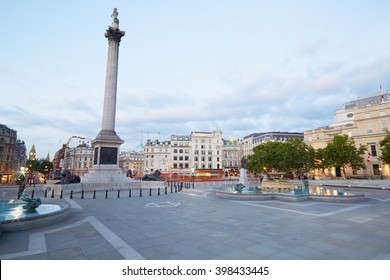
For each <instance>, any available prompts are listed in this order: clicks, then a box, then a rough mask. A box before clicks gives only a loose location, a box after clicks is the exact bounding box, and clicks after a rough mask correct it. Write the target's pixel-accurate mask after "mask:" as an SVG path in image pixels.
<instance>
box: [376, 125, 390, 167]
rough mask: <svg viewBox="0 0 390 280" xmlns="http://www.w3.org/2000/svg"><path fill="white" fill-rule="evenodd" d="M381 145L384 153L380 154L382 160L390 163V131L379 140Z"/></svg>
mask: <svg viewBox="0 0 390 280" xmlns="http://www.w3.org/2000/svg"><path fill="white" fill-rule="evenodd" d="M379 146H380V148H381V152H382V155H381V156H380V160H381V161H383V162H384V163H386V164H389V163H390V132H387V133H386V136H385V138H384V139H383V140H381V141H379Z"/></svg>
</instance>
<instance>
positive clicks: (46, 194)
mask: <svg viewBox="0 0 390 280" xmlns="http://www.w3.org/2000/svg"><path fill="white" fill-rule="evenodd" d="M46 197H47V190H45V198H46Z"/></svg>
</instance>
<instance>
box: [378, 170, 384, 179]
mask: <svg viewBox="0 0 390 280" xmlns="http://www.w3.org/2000/svg"><path fill="white" fill-rule="evenodd" d="M379 175H380V178H381V180H383V174H382V167H379Z"/></svg>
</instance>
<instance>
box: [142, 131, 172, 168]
mask: <svg viewBox="0 0 390 280" xmlns="http://www.w3.org/2000/svg"><path fill="white" fill-rule="evenodd" d="M170 147H171V142H170V141H159V140H155V141H152V140H150V139H148V140H147V141H146V143H145V150H144V159H145V163H144V172H145V173H151V172H153V171H155V170H159V171H161V172H170V171H171V169H170V166H171V149H170Z"/></svg>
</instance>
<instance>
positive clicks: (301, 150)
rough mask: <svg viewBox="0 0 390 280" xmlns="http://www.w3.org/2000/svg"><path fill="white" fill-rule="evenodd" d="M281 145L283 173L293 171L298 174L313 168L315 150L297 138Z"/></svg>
mask: <svg viewBox="0 0 390 280" xmlns="http://www.w3.org/2000/svg"><path fill="white" fill-rule="evenodd" d="M283 144H284V147H283V148H284V151H283V160H282V163H283V165H284V166H283V171H286V172H289V171H291V170H295V171H296V173H297V174H298V173H299V171H300V170H305V171H306V172H308V171H309V170H310V169H311V168H314V160H315V150H314V148H313V147H311V146H309V145H307V144H306V143H304V142H303V141H302V140H301V139H299V138H294V139H290V140H288V141H287V142H285V143H283Z"/></svg>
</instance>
